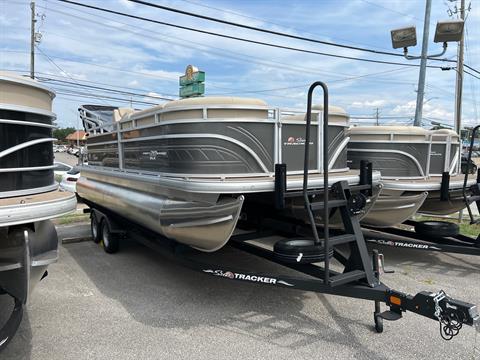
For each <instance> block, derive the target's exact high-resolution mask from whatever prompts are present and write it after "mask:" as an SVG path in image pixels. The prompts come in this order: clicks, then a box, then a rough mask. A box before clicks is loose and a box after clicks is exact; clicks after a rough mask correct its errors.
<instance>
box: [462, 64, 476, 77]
mask: <svg viewBox="0 0 480 360" xmlns="http://www.w3.org/2000/svg"><path fill="white" fill-rule="evenodd" d="M463 66H465V67H466V68H468V69H470V70H472V71H475V72H476V73H477V74H480V71H478V70H476V69H474V68H473V67H471V66H470V65H467V64H463ZM470 75H471V74H470Z"/></svg>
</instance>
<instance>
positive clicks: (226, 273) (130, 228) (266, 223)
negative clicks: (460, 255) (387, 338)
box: [85, 82, 480, 340]
mask: <svg viewBox="0 0 480 360" xmlns="http://www.w3.org/2000/svg"><path fill="white" fill-rule="evenodd" d="M317 86H321V87H322V88H323V91H324V113H323V126H324V134H323V136H324V141H323V145H324V150H323V156H324V162H323V164H324V184H328V168H327V167H328V141H327V139H328V89H327V86H326V85H325V84H324V83H322V82H315V83H313V84H312V86H311V87H310V89H309V92H308V107H307V124H306V126H307V128H306V139H305V143H306V144H309V143H310V131H309V128H310V123H311V103H312V95H313V91H314V89H315V88H316V87H317ZM308 160H309V146H305V163H304V164H305V165H304V184H303V190H301V191H292V190H287V189H286V166H285V165H284V164H277V166H276V168H275V173H276V176H275V192H274V194H273V199H272V203H275V206H274V207H273V206H271V205H268V204H266V205H265V208H262V206H261V205H259V204H255V203H253V204H248V203H246V204H245V205H244V206H245V209H244V214H242V217H241V221H239V224H238V229H239V230H242V231H243V233H239V234H235V235H233V236H232V237H231V238H230V241H229V243H228V244H227V246H232V247H234V248H236V249H238V250H240V251H242V252H244V253H248V254H251V255H254V256H256V257H259V258H261V259H264V260H267V261H269V262H271V263H274V264H278V265H281V266H283V267H285V268H287V269H291V270H294V271H296V272H297V273H298V274H299V275H300V276H291V275H285V276H284V275H279V274H269V273H263V272H256V271H254V270H253V269H238V268H235V267H233V266H222V265H219V264H218V260H217V261H216V260H215V255H213V254H209V253H205V252H200V251H198V250H195V249H193V248H191V247H189V246H186V245H183V244H179V243H177V242H175V241H174V240H171V239H168V238H165V237H163V236H161V235H159V234H156V233H154V232H152V231H150V230H148V229H146V228H144V227H141V226H138V225H136V224H135V223H132V222H130V221H128V220H127V219H125V218H123V217H121V216H118V215H117V214H115V213H114V212H113V211H111V210H108V209H106V208H103V207H102V206H101V205H100V204H94V203H91V202H89V201H85V203H86V204H87V205H88V206H89V207H90V209H85V212H91V220H92V235H93V236H94V238H95V239H94V240H96V241H97V242H105V240H106V239H108V240H107V241H108V244H109V245H108V247H105V244H104V248H105V251H107V252H115V251H116V250H117V249H118V240H119V238H121V237H126V236H128V237H129V238H132V239H134V240H136V241H138V242H140V243H143V244H144V245H146V246H147V247H149V248H151V249H153V250H155V251H158V252H160V253H162V254H163V255H164V256H166V257H170V258H172V259H174V260H176V261H177V262H180V263H181V264H182V265H184V266H186V267H188V268H190V269H192V270H196V271H199V272H201V273H203V274H205V275H208V276H213V277H218V278H223V279H226V280H232V281H242V282H248V283H253V284H257V285H266V286H276V287H281V288H287V289H297V290H304V291H313V292H317V293H324V294H331V295H338V296H345V297H351V298H357V299H364V300H370V301H373V302H374V311H373V320H374V324H375V330H376V331H377V332H379V333H380V332H382V331H383V320H388V321H395V320H399V319H400V318H402V315H403V313H404V312H407V311H409V312H412V313H416V314H419V315H422V316H424V317H426V318H429V319H432V320H434V321H437V322H438V323H439V328H440V334H441V336H442V338H443V339H445V340H450V339H452V338H453V337H455V336H456V335H458V333H459V332H460V330H461V328H462V326H463V325H469V326H477V325H478V324H479V323H480V315H479V313H478V310H477V307H476V306H475V305H473V304H469V303H466V302H463V301H461V300H457V299H455V298H453V297H450V296H449V295H447V294H446V293H445V292H444V291H442V290H441V291H439V292H437V293H432V292H428V291H422V292H419V293H417V294H416V295H409V294H406V293H404V292H401V291H398V290H395V289H392V288H390V287H388V286H387V285H385V284H384V283H382V282H381V281H380V276H381V274H382V273H383V256H382V255H381V254H379V253H378V251H376V250H374V251H373V256H372V257H370V255H369V254H368V250H367V247H366V241H365V239H364V237H363V233H362V229H361V227H360V223H359V220H358V215H359V214H361V212H362V211H364V208H365V205H366V198H367V196H369V195H371V191H372V186H373V185H372V166H371V164H369V163H366V162H363V164H362V168H361V170H360V179H361V180H360V184H359V185H355V186H350V185H348V184H347V183H346V182H339V183H336V184H333V186H331V187H329V186H328V185H326V186H325V188H322V189H308V186H307V185H308V166H307V164H309V161H308ZM299 194H300V195H303V198H304V200H305V211H306V212H307V215H308V218H309V219H310V221H309V222H308V223H305V222H303V221H299V220H298V219H294V218H292V217H288V216H285V213H284V212H283V210H284V207H285V200H286V199H288V198H289V197H292V196H295V197H298V195H299ZM317 195H319V197H320V198H323V201H316V200H315V199H316V198H317ZM318 211H322V213H323V217H322V220H323V227H322V226H318V222H317V219H318V213H317V214H315V213H316V212H318ZM335 212H338V213H339V214H340V215H341V218H342V221H343V228H344V231H343V232H342V233H340V234H339V233H336V232H334V231H333V229H330V225H329V218H330V216H331V215H332V214H333V213H335ZM100 223H103V224H104V226H102V227H101V228H102V230H103V231H102V232H100V233H99V232H98V231H96V230H98V229H97V228H96V226H97V225H98V224H100ZM94 227H95V232H94ZM331 230H332V236H330V231H331ZM102 236H103V237H105V236H106V237H107V238H106V239H102ZM272 236H280V237H281V238H282V240H280V241H277V242H276V243H275V244H274V245H273V248H272V246H270V245H268V241H269V240H268V238H270V239H271V238H272ZM320 236H321V237H320ZM341 244H344V245H345V246H348V247H349V249H350V251H349V254H348V255H347V254H345V253H343V252H342V251H341V250H340V249H339V245H341ZM205 257H206V258H207V261H201V260H200V259H202V258H205ZM208 258H210V259H208ZM212 258H213V259H212ZM331 258H332V260H333V259H335V260H336V261H337V262H338V264H339V265H340V266H343V271H335V270H333V269H331V267H330V260H331ZM322 264H323V266H322ZM382 303H384V304H386V306H387V309H386V310H384V311H382V310H381V304H382Z"/></svg>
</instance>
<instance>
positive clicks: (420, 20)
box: [361, 0, 424, 23]
mask: <svg viewBox="0 0 480 360" xmlns="http://www.w3.org/2000/svg"><path fill="white" fill-rule="evenodd" d="M361 1H363V2H364V3H367V4H370V5H373V6H376V7H379V8H382V9H385V10H388V11H391V12H393V13H396V14H399V15H403V16H407V17H409V18H412V19H415V20H417V21H419V22H421V23H423V22H424V21H423V20H422V19H419V18H417V17H416V16H414V15H411V14H407V13H404V12H401V11H397V10H394V9H391V8H388V7H385V6H383V5H380V4H376V3H374V2H371V1H368V0H361Z"/></svg>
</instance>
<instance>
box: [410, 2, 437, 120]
mask: <svg viewBox="0 0 480 360" xmlns="http://www.w3.org/2000/svg"><path fill="white" fill-rule="evenodd" d="M431 10H432V0H426V6H425V22H424V24H423V41H422V54H421V56H420V58H421V60H420V74H419V76H418V90H417V106H416V108H415V121H414V123H413V125H415V126H422V112H423V95H424V92H425V75H426V72H427V56H428V55H427V52H428V35H429V28H430V13H431Z"/></svg>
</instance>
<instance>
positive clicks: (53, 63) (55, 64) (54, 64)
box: [35, 45, 76, 82]
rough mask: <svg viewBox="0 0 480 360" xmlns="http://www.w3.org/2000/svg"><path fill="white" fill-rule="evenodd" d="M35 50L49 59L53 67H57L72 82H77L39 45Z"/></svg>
mask: <svg viewBox="0 0 480 360" xmlns="http://www.w3.org/2000/svg"><path fill="white" fill-rule="evenodd" d="M35 48H36V49H37V50H38V51H40V53H42V54H43V56H45V57H46V58H47V60H48V61H49V62H50V63H51V64H52V65H53V66H55V67H56V68H57V69H58V70H60V72H61V73H64V74H65V75H67V76H68V77H69V78H70V79H71V80H72V81H74V82H76V81H75V79H74V78H73V77H72V76H71V75H70V74H69V73H67V72H66V71H64V70H63V69H62V68H61V67H60V66H59V65H57V63H55V61H53V59H51V58H50V56H48V55H47V54H46V53H45V52H44V51H43V50H42V49H40V48H39V47H38V46H37V45H35Z"/></svg>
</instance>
